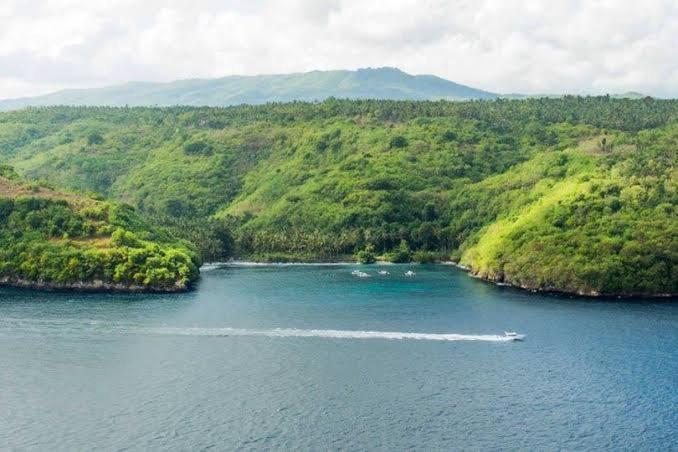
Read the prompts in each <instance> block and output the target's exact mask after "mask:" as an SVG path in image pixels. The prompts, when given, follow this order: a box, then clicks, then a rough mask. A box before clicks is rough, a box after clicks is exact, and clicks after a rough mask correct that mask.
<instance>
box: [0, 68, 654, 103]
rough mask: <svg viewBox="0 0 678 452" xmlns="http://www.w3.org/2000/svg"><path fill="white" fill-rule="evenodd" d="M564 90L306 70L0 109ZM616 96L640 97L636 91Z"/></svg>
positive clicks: (381, 71) (40, 99)
mask: <svg viewBox="0 0 678 452" xmlns="http://www.w3.org/2000/svg"><path fill="white" fill-rule="evenodd" d="M562 96H563V94H520V93H511V94H497V93H492V92H489V91H484V90H481V89H477V88H472V87H470V86H466V85H461V84H459V83H455V82H452V81H450V80H446V79H444V78H440V77H437V76H435V75H411V74H408V73H406V72H403V71H401V70H400V69H397V68H391V67H383V68H367V69H358V70H356V71H348V70H337V71H311V72H303V73H295V74H274V75H231V76H227V77H222V78H215V79H189V80H177V81H174V82H167V83H159V82H129V83H125V84H122V85H112V86H107V87H103V88H89V89H67V90H63V91H57V92H54V93H50V94H45V95H42V96H35V97H22V98H16V99H5V100H0V111H3V110H16V109H20V108H24V107H30V106H45V105H96V106H110V107H123V106H130V107H136V106H158V107H167V106H173V105H193V106H210V107H225V106H229V105H240V104H265V103H267V102H290V101H294V100H299V101H307V102H314V101H322V100H325V99H327V98H328V97H336V98H340V99H392V100H440V99H444V100H472V99H496V98H498V97H502V98H506V99H526V98H531V97H554V98H557V97H562ZM611 97H615V98H631V99H639V98H643V97H644V95H643V94H641V93H637V92H628V93H624V94H614V95H611Z"/></svg>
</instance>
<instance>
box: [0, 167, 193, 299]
mask: <svg viewBox="0 0 678 452" xmlns="http://www.w3.org/2000/svg"><path fill="white" fill-rule="evenodd" d="M199 264H200V261H199V259H198V256H197V253H196V252H195V249H194V248H193V246H192V245H191V244H189V243H186V242H183V241H181V240H178V239H176V238H174V237H172V236H170V235H168V234H166V233H164V232H162V231H158V230H156V228H154V227H151V226H149V225H147V224H146V223H145V222H143V221H142V220H141V219H140V218H139V217H138V216H137V215H136V214H135V213H134V211H133V209H132V208H131V207H130V206H125V205H122V204H118V203H111V202H102V201H96V200H93V199H88V198H85V197H82V196H79V195H74V194H68V193H60V192H56V191H54V190H53V189H51V188H50V187H49V186H45V185H44V184H39V183H26V182H23V181H21V180H20V178H19V177H18V176H17V175H16V174H15V173H14V172H13V171H12V170H11V168H9V167H8V166H2V167H0V285H4V284H7V285H18V286H26V287H36V288H48V289H61V288H78V289H83V290H110V289H114V290H158V291H176V290H183V289H186V288H187V287H188V285H189V284H190V283H191V282H192V281H194V280H195V279H196V278H197V276H198V266H199Z"/></svg>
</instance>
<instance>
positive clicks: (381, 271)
mask: <svg viewBox="0 0 678 452" xmlns="http://www.w3.org/2000/svg"><path fill="white" fill-rule="evenodd" d="M379 274H380V275H390V273H389V272H387V271H386V270H379Z"/></svg>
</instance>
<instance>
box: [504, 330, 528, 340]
mask: <svg viewBox="0 0 678 452" xmlns="http://www.w3.org/2000/svg"><path fill="white" fill-rule="evenodd" d="M504 336H506V337H507V338H509V339H511V340H514V341H522V340H523V339H525V335H524V334H518V333H516V332H515V331H504Z"/></svg>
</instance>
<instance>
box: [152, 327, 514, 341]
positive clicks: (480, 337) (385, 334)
mask: <svg viewBox="0 0 678 452" xmlns="http://www.w3.org/2000/svg"><path fill="white" fill-rule="evenodd" d="M148 332H149V333H152V334H169V335H177V336H222V337H223V336H263V337H314V338H328V339H387V340H408V339H409V340H420V341H450V342H454V341H481V342H511V341H514V340H516V338H515V337H514V336H506V335H497V334H455V333H409V332H399V331H352V330H303V329H297V328H276V329H270V330H255V329H243V328H173V327H162V328H153V329H149V330H148Z"/></svg>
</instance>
